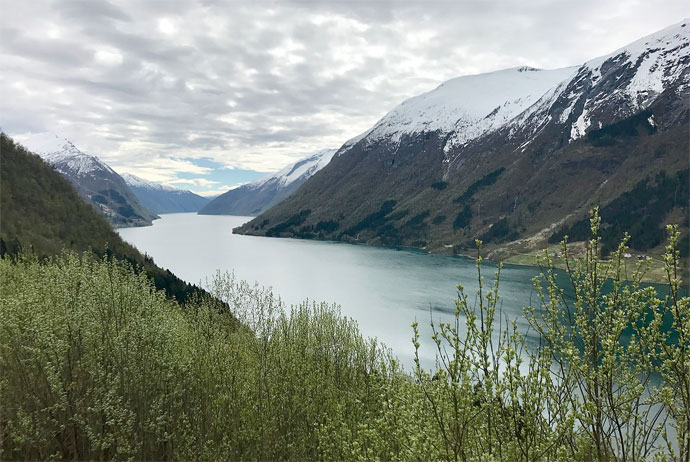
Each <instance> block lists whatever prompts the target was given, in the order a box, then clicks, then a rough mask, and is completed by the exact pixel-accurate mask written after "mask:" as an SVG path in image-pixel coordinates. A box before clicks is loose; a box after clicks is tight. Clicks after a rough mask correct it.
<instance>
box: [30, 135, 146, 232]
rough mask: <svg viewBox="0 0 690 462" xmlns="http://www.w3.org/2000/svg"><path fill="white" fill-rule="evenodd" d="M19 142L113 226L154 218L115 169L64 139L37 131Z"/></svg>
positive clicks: (144, 223) (130, 224)
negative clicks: (51, 168) (63, 178)
mask: <svg viewBox="0 0 690 462" xmlns="http://www.w3.org/2000/svg"><path fill="white" fill-rule="evenodd" d="M22 144H23V146H24V147H25V148H26V149H27V150H29V151H31V152H33V153H35V154H38V155H39V156H41V157H42V158H43V159H44V160H45V161H46V162H48V163H49V164H50V165H51V166H52V167H53V168H54V169H55V170H57V171H58V172H60V173H61V174H62V175H63V176H64V177H65V178H67V179H68V180H69V182H70V183H72V185H73V186H74V188H75V189H76V190H77V192H78V193H79V195H80V196H81V197H82V198H83V199H84V200H85V201H86V202H87V203H89V204H91V205H92V206H93V207H94V208H95V209H96V210H97V211H99V212H100V213H101V214H102V215H103V216H105V217H106V218H107V219H108V221H109V222H110V223H111V224H113V225H114V226H122V227H126V226H147V225H150V224H151V221H152V220H154V219H156V218H158V215H156V214H155V213H153V212H151V211H150V210H148V209H147V208H146V207H144V206H143V205H142V204H141V203H140V202H139V200H138V199H137V197H136V195H135V194H134V193H133V192H132V191H131V190H130V188H129V187H128V186H127V184H126V182H125V180H124V179H123V178H122V177H121V176H120V175H119V174H118V173H117V172H116V171H115V170H113V169H112V168H110V167H109V166H108V165H107V164H106V163H104V162H103V161H101V160H100V159H99V158H98V157H96V156H92V155H88V154H85V153H84V152H82V151H80V150H79V149H77V147H76V146H75V145H74V144H72V143H71V142H70V141H68V140H67V139H65V138H61V137H59V136H57V135H55V134H52V133H39V134H36V135H33V136H31V137H30V138H27V139H25V140H23V141H22Z"/></svg>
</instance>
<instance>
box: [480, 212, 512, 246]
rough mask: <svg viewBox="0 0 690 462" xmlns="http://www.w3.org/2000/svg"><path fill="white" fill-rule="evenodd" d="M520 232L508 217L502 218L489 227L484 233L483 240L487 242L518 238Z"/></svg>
mask: <svg viewBox="0 0 690 462" xmlns="http://www.w3.org/2000/svg"><path fill="white" fill-rule="evenodd" d="M517 237H518V232H517V230H515V229H514V228H513V227H512V226H511V224H510V222H508V219H507V218H505V217H504V218H501V219H500V220H498V221H497V222H496V223H494V224H493V226H491V228H489V230H488V231H487V232H485V233H484V234H482V241H485V242H500V241H509V240H512V239H517Z"/></svg>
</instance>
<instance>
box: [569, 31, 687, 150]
mask: <svg viewBox="0 0 690 462" xmlns="http://www.w3.org/2000/svg"><path fill="white" fill-rule="evenodd" d="M688 65H690V21H688V20H687V19H686V20H684V21H682V22H680V23H678V24H674V25H673V26H670V27H667V28H665V29H662V30H660V31H658V32H656V33H654V34H651V35H648V36H647V37H643V38H641V39H640V40H636V41H635V42H632V43H630V44H629V45H626V46H625V47H623V48H619V49H618V50H616V51H614V52H613V53H610V54H608V55H606V56H601V57H599V58H595V59H592V60H590V61H587V62H586V63H585V64H583V65H582V66H581V67H580V69H579V70H578V74H577V76H576V77H575V78H574V79H573V82H574V83H575V84H580V85H581V86H583V85H584V84H586V83H588V82H587V81H589V83H590V84H591V88H592V89H594V90H596V94H597V95H602V96H600V97H597V98H590V99H587V100H585V101H584V104H582V109H581V110H580V111H578V113H577V114H575V115H577V117H576V118H572V119H570V118H569V116H570V114H571V112H574V111H573V109H574V107H575V106H577V105H578V102H579V99H578V95H577V93H576V92H572V91H570V92H569V94H568V96H569V99H570V100H571V104H570V105H569V106H568V107H567V108H566V109H565V111H564V114H565V116H564V117H561V120H565V119H568V120H572V122H571V123H572V125H571V136H570V138H571V140H575V139H578V138H580V137H581V136H583V135H584V134H585V132H586V131H587V129H588V128H589V127H590V126H592V125H593V123H595V122H596V123H598V122H602V121H601V120H596V119H597V114H598V113H601V112H602V108H605V107H613V106H615V107H617V108H618V112H619V113H620V114H621V115H631V114H633V113H635V112H637V111H640V110H643V109H646V108H647V107H649V105H650V104H652V103H653V102H654V101H655V100H656V98H657V97H658V96H659V95H660V94H661V93H662V92H663V91H664V90H665V89H666V88H669V87H671V86H673V85H677V84H680V85H679V86H678V90H679V91H682V90H683V89H684V88H687V87H688V86H690V73H689V72H688ZM590 93H594V92H592V91H590ZM573 119H574V120H573Z"/></svg>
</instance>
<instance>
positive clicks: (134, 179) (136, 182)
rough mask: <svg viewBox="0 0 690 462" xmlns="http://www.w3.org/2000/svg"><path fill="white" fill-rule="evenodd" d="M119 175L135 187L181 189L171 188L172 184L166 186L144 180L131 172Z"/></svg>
mask: <svg viewBox="0 0 690 462" xmlns="http://www.w3.org/2000/svg"><path fill="white" fill-rule="evenodd" d="M120 176H121V177H122V178H123V179H124V180H125V183H127V184H128V185H129V186H132V187H135V188H146V189H152V190H157V191H182V190H181V189H178V188H173V187H172V186H166V185H162V184H158V183H154V182H152V181H148V180H145V179H143V178H140V177H138V176H136V175H132V174H131V173H122V174H121V175H120Z"/></svg>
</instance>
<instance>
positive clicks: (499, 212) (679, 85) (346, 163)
mask: <svg viewBox="0 0 690 462" xmlns="http://www.w3.org/2000/svg"><path fill="white" fill-rule="evenodd" d="M688 42H689V40H688V27H687V21H684V22H681V23H678V24H675V25H673V26H670V27H668V28H666V29H663V30H661V31H659V32H657V33H655V34H651V35H650V36H647V37H644V38H642V39H640V40H637V41H635V42H632V43H631V44H630V45H629V48H628V47H623V48H621V49H619V50H617V51H615V52H613V53H611V54H609V55H605V56H603V57H600V58H595V59H593V60H589V61H587V62H585V63H584V64H582V65H580V66H573V67H571V68H565V69H566V70H567V72H566V71H563V75H565V74H567V73H570V75H569V76H566V77H565V78H564V79H563V80H561V81H557V80H558V79H557V78H554V79H553V80H555V81H557V82H555V83H554V85H552V86H551V87H549V88H546V89H545V90H544V93H543V94H541V95H535V94H534V92H531V91H526V92H525V91H519V92H518V94H517V97H516V98H508V99H507V100H506V101H504V103H503V104H500V105H497V106H495V108H494V109H493V110H489V108H490V107H491V106H492V105H493V104H494V103H495V102H494V101H492V102H491V104H486V105H485V106H484V107H482V108H481V109H482V111H478V112H475V113H471V111H469V110H467V109H466V108H460V109H458V110H456V109H457V108H456V109H454V110H456V112H454V114H457V113H461V112H462V113H463V114H465V115H466V114H470V115H472V117H461V118H460V119H458V120H457V121H455V122H453V121H452V118H450V119H448V118H446V119H444V123H443V124H442V125H441V126H439V125H433V123H432V122H433V121H432V122H429V123H428V124H425V123H424V122H425V120H424V117H425V115H426V114H429V113H432V114H436V113H435V112H434V111H430V110H429V109H428V108H427V107H425V106H424V105H423V104H421V105H417V108H418V110H417V111H416V112H415V111H413V113H412V115H411V116H410V117H408V118H402V119H401V118H399V117H398V114H400V113H401V112H400V111H403V109H401V108H404V109H405V111H403V112H402V113H403V114H408V115H409V111H408V108H409V107H412V106H414V105H412V106H411V104H410V103H409V101H411V100H412V101H415V98H420V97H424V96H425V95H428V94H424V95H420V97H413V98H411V99H408V100H406V101H405V102H404V103H402V104H401V105H399V106H397V107H396V108H394V109H393V110H391V111H390V112H389V113H388V114H386V115H385V116H384V117H383V118H382V119H381V120H380V121H379V122H377V123H376V124H374V126H373V127H372V128H371V129H369V130H367V131H366V132H364V133H363V134H361V135H359V136H357V137H355V138H353V139H351V140H349V141H347V142H346V143H345V144H344V145H343V146H342V147H341V148H340V149H339V151H338V152H337V153H336V155H335V156H334V158H333V160H332V161H331V162H330V164H329V165H328V166H327V167H326V168H324V169H323V170H321V171H320V172H319V173H317V174H316V175H314V176H313V177H312V178H310V179H309V180H308V181H307V182H305V184H304V185H303V186H302V187H300V189H298V190H297V191H296V192H295V193H294V194H293V195H292V196H290V197H289V198H287V199H286V200H285V201H284V202H282V203H281V204H279V205H277V206H275V207H273V208H271V209H269V210H268V211H266V212H265V213H263V214H261V215H260V216H258V217H257V218H255V219H254V220H253V221H251V222H249V223H247V224H245V225H243V226H242V227H239V228H237V229H236V232H238V233H246V234H255V235H273V236H282V237H302V238H315V239H332V240H341V241H347V242H363V243H369V244H374V245H395V246H409V247H417V248H422V249H425V250H428V251H433V252H454V253H465V252H467V251H468V250H467V249H469V248H471V247H472V246H473V242H474V239H475V238H482V239H483V240H484V241H485V242H487V245H488V246H487V249H488V250H489V253H490V254H492V255H493V256H494V257H496V258H503V257H506V256H509V255H511V254H515V253H518V252H521V251H524V250H526V249H527V248H534V247H535V246H545V245H546V244H547V240H548V238H549V237H550V232H547V231H546V230H549V229H552V228H553V229H555V228H557V227H559V226H567V225H568V224H569V223H573V222H575V221H577V220H580V219H581V218H582V217H583V216H585V215H586V214H587V211H588V210H589V208H591V207H592V206H594V205H606V204H608V203H610V202H611V201H613V200H614V199H616V198H617V197H620V196H621V195H622V194H624V193H626V192H627V191H630V190H631V189H632V188H633V187H634V185H635V184H637V183H638V182H640V181H651V182H653V181H654V180H653V178H655V175H657V174H658V173H659V172H662V171H663V172H667V173H669V174H673V172H674V171H676V170H678V171H682V170H683V169H685V168H687V152H688V104H687V101H688V97H689V96H690V90H689V88H690V71H689V69H690V53H689V50H690V47H689V44H688ZM662 45H663V46H662ZM518 69H522V71H521V72H518ZM540 72H544V71H537V70H533V69H532V68H513V69H508V70H505V71H498V72H496V73H491V74H492V75H493V76H494V77H495V76H501V75H513V76H518V77H517V78H518V79H523V80H524V75H519V74H525V73H534V74H535V75H536V74H539V73H540ZM546 72H549V71H546ZM560 76H561V75H558V77H560ZM554 77H556V76H555V75H554ZM476 80H481V75H480V76H472V78H471V79H469V80H468V79H467V78H464V77H460V78H456V79H453V80H452V82H455V83H458V82H471V81H476ZM509 83H510V82H506V84H509ZM444 85H445V84H442V85H440V86H439V87H438V88H437V89H436V90H432V93H433V92H434V91H441V92H442V93H443V92H444V91H447V88H449V87H448V86H446V88H445V89H444ZM660 85H661V87H660ZM488 87H491V85H488V84H487V88H488ZM544 87H548V85H546V84H544V85H541V84H540V85H539V88H544ZM468 88H469V87H468ZM526 88H527V87H526ZM439 89H440V90H439ZM527 89H528V90H529V89H530V88H527ZM466 90H467V89H466ZM467 91H470V90H467ZM442 93H441V94H442ZM525 95H528V96H529V98H527V97H526V96H525ZM424 100H429V97H428V96H426V97H425V98H422V99H420V100H419V101H424ZM445 101H448V100H447V99H446V100H445ZM515 101H517V104H515V105H514V104H512V103H513V102H515ZM415 104H416V103H415ZM470 106H471V104H470ZM518 106H519V107H518ZM523 106H525V107H524V109H523ZM514 107H518V109H522V111H521V112H517V113H516V112H513V111H512V109H513V108H514ZM420 108H421V109H420ZM436 109H438V108H435V109H434V110H436ZM442 109H443V108H442ZM406 111H407V112H406ZM436 112H438V111H436ZM501 114H504V115H507V116H510V117H504V118H502V119H499V117H501ZM413 116H414V117H417V118H416V119H415V118H414V117H413ZM434 117H435V116H434ZM401 120H402V122H400V121H401ZM420 120H421V121H422V122H421V123H420V122H419V121H420ZM448 120H451V122H448ZM496 120H499V121H500V123H494V122H495V121H496ZM391 121H397V122H400V123H391ZM410 121H413V122H415V123H407V122H410ZM617 124H618V125H617ZM379 130H382V131H379ZM380 134H383V135H384V136H379V135H380ZM496 172H498V173H496ZM489 180H491V181H489ZM468 193H471V194H468ZM667 216H668V217H673V216H687V206H686V205H684V204H681V205H678V206H677V207H675V208H674V210H673V211H669V214H668V215H667ZM603 219H604V220H605V224H606V223H607V222H606V220H609V221H611V220H615V219H616V217H603ZM663 219H666V217H663ZM683 222H684V227H683V229H684V232H687V223H686V222H687V220H683ZM656 225H658V226H661V223H656ZM621 237H622V236H621ZM515 242H522V243H523V244H522V246H511V245H510V244H511V243H515ZM636 242H639V240H637V241H636ZM641 250H644V251H650V252H651V251H653V250H654V249H648V248H645V249H641ZM657 250H658V249H657Z"/></svg>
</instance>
